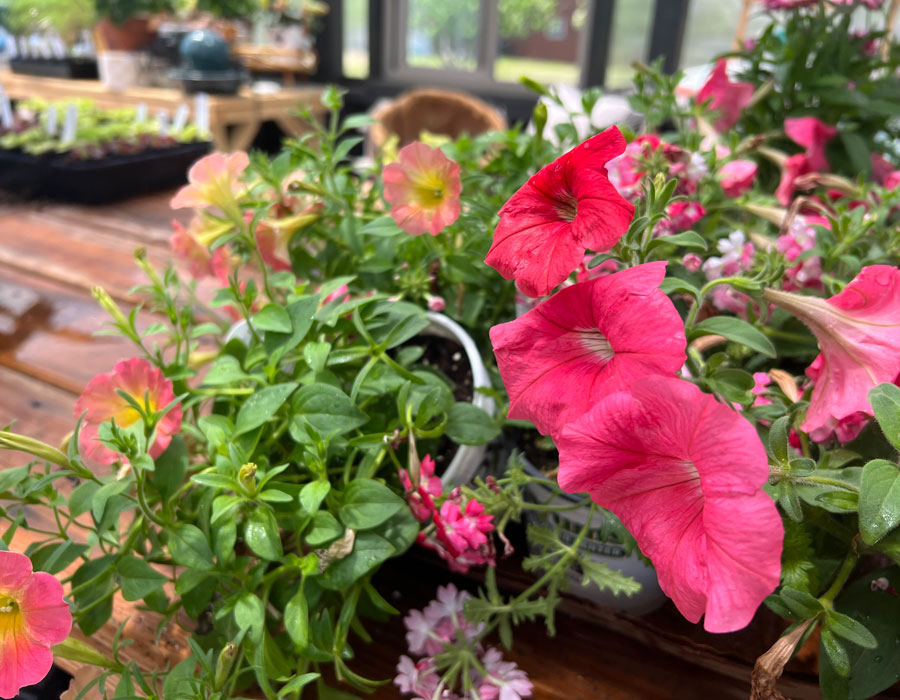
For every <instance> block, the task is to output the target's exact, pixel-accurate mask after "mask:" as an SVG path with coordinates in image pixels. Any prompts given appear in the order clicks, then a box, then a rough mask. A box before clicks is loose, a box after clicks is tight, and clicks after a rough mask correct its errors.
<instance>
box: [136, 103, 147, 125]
mask: <svg viewBox="0 0 900 700" xmlns="http://www.w3.org/2000/svg"><path fill="white" fill-rule="evenodd" d="M134 120H135V121H136V122H137V123H138V124H143V123H144V122H145V121H147V103H146V102H138V106H137V107H136V108H135V112H134Z"/></svg>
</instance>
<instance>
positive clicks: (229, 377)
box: [203, 355, 251, 386]
mask: <svg viewBox="0 0 900 700" xmlns="http://www.w3.org/2000/svg"><path fill="white" fill-rule="evenodd" d="M248 379H251V377H250V375H249V374H247V373H246V372H245V371H244V370H243V369H242V368H241V363H240V362H239V361H238V359H237V358H236V357H234V356H233V355H222V356H221V357H219V358H217V359H216V361H215V362H213V364H212V366H211V367H210V368H209V372H207V373H206V376H205V377H203V384H204V385H207V386H223V385H226V384H236V383H237V382H242V381H246V380H248Z"/></svg>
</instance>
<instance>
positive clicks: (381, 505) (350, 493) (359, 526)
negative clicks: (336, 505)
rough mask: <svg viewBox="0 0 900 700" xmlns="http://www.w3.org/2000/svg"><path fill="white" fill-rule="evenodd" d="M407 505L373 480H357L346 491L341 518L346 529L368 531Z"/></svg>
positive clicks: (340, 512) (340, 513)
mask: <svg viewBox="0 0 900 700" xmlns="http://www.w3.org/2000/svg"><path fill="white" fill-rule="evenodd" d="M405 505H406V503H405V502H404V501H403V499H402V498H400V497H399V496H398V495H397V494H395V493H394V492H393V491H391V490H390V489H389V488H388V487H387V486H385V485H384V484H381V483H379V482H377V481H374V480H373V479H356V480H354V481H352V482H351V483H350V485H349V486H348V487H347V490H346V491H344V497H343V499H342V505H341V509H340V511H339V517H340V519H341V522H342V523H344V525H345V526H346V527H350V528H353V529H354V530H368V529H371V528H373V527H375V526H376V525H380V524H381V523H383V522H384V521H385V520H387V519H388V518H390V517H391V516H392V515H393V514H394V513H396V512H397V511H398V510H400V509H401V508H403V507H404V506H405Z"/></svg>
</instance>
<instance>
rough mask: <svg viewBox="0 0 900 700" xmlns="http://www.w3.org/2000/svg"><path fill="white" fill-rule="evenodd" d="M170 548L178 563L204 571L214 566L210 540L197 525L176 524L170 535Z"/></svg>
mask: <svg viewBox="0 0 900 700" xmlns="http://www.w3.org/2000/svg"><path fill="white" fill-rule="evenodd" d="M169 549H170V550H171V552H172V558H173V559H174V560H175V563H176V564H181V565H182V566H187V567H190V568H194V569H202V570H204V571H209V570H210V569H212V568H213V553H212V550H211V549H210V548H209V542H207V541H206V536H205V535H204V534H203V532H201V531H200V528H198V527H197V526H196V525H191V524H190V523H179V524H177V525H175V527H174V528H173V529H172V530H171V533H170V535H169Z"/></svg>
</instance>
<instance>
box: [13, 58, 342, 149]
mask: <svg viewBox="0 0 900 700" xmlns="http://www.w3.org/2000/svg"><path fill="white" fill-rule="evenodd" d="M0 86H2V88H3V91H4V92H6V94H7V95H9V96H10V97H11V98H12V99H27V98H29V97H40V98H43V99H46V100H58V99H63V98H71V97H77V98H86V99H90V100H93V101H94V102H95V103H96V104H97V105H98V106H100V107H104V108H107V109H114V108H117V107H136V106H137V105H138V104H140V103H144V104H145V105H147V110H148V113H149V114H151V115H154V114H156V113H157V112H159V111H160V110H164V111H166V112H167V113H168V114H169V117H170V118H171V117H172V115H173V114H174V113H175V110H176V109H178V106H179V105H181V104H186V105H187V106H188V107H189V109H190V110H191V112H192V113H193V109H194V98H193V96H191V95H187V94H185V93H184V92H182V91H181V90H175V89H171V88H152V87H133V88H129V89H127V90H124V91H122V92H113V91H111V90H107V89H106V87H104V85H103V84H102V83H101V82H99V81H97V80H66V79H63V78H42V77H37V76H32V75H20V74H18V73H11V72H9V71H0ZM322 91H323V88H322V87H319V86H315V85H306V86H303V87H292V88H282V89H281V90H280V91H279V92H276V93H272V94H258V93H255V92H253V91H252V90H251V89H250V88H248V87H246V86H245V87H243V88H241V90H240V92H239V93H238V94H237V95H210V96H209V127H210V131H211V132H212V137H213V142H214V143H215V145H216V148H217V149H219V150H222V151H245V150H247V149H248V148H249V147H250V144H252V143H253V139H254V138H255V137H256V134H257V133H259V129H260V127H261V126H262V124H263V122H266V121H274V122H275V123H276V124H278V126H279V127H280V128H281V129H282V130H283V131H284V133H285V134H287V135H289V136H298V135H300V134H302V133H304V132H305V131H306V125H305V124H304V122H303V120H302V119H299V118H298V117H296V116H293V115H292V114H290V113H289V112H290V111H296V110H297V109H299V108H302V107H308V108H309V109H310V110H311V111H312V113H313V114H314V115H315V116H317V117H318V116H320V115H322V114H324V112H325V107H324V106H323V105H322V103H321V101H320V97H321V95H322Z"/></svg>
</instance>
